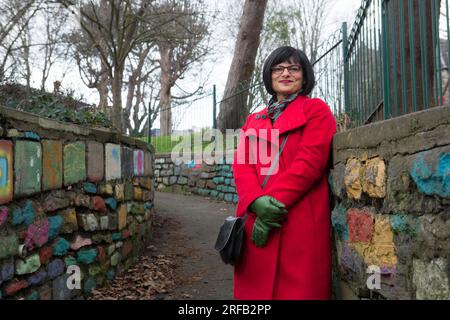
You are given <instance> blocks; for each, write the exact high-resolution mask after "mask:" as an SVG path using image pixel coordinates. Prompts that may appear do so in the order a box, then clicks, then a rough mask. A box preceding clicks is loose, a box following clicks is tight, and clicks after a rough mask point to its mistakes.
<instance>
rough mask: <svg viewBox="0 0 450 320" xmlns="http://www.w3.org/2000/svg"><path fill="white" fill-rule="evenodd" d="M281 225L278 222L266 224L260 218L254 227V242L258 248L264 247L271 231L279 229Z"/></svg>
mask: <svg viewBox="0 0 450 320" xmlns="http://www.w3.org/2000/svg"><path fill="white" fill-rule="evenodd" d="M279 227H281V225H280V224H279V223H276V222H264V221H263V220H261V219H260V218H256V220H255V224H254V225H253V231H252V241H253V243H254V244H255V246H257V247H264V246H265V245H266V243H267V239H268V238H269V233H270V230H272V229H273V228H279Z"/></svg>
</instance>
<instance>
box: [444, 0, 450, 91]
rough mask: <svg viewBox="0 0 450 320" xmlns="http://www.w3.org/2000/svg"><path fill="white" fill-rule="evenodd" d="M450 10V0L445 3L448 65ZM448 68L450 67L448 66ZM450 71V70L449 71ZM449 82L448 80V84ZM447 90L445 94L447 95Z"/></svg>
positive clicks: (449, 58) (449, 59) (449, 55)
mask: <svg viewBox="0 0 450 320" xmlns="http://www.w3.org/2000/svg"><path fill="white" fill-rule="evenodd" d="M449 18H450V15H449V9H448V0H446V1H445V21H446V22H447V61H448V62H447V64H450V63H449V62H450V21H449ZM447 68H449V66H448V65H447ZM449 71H450V70H449ZM447 72H448V71H447ZM448 81H449V80H447V83H448ZM447 90H448V88H447ZM447 90H446V91H445V92H444V94H446V92H447Z"/></svg>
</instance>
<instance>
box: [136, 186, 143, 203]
mask: <svg viewBox="0 0 450 320" xmlns="http://www.w3.org/2000/svg"><path fill="white" fill-rule="evenodd" d="M134 200H142V189H141V188H138V187H135V188H134Z"/></svg>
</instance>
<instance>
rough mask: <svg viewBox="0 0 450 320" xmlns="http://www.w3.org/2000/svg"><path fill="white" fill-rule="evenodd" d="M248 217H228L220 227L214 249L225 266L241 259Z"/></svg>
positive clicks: (278, 155) (246, 215) (246, 214)
mask: <svg viewBox="0 0 450 320" xmlns="http://www.w3.org/2000/svg"><path fill="white" fill-rule="evenodd" d="M288 136H289V135H287V136H286V137H285V138H284V140H283V143H282V144H281V147H280V151H279V152H278V154H277V157H276V158H275V161H274V162H273V163H272V165H271V167H270V169H269V172H268V174H267V175H266V177H265V179H264V182H263V184H262V188H264V186H265V185H266V183H267V180H269V177H270V175H271V174H272V171H273V169H274V168H275V165H276V164H277V162H278V159H279V157H280V154H281V152H282V151H283V148H284V145H285V144H286V141H287V138H288ZM247 217H248V213H247V212H246V213H245V215H244V216H243V217H235V216H228V217H226V218H225V222H224V223H223V224H222V226H221V227H220V230H219V235H218V236H217V240H216V245H215V246H214V248H215V249H216V250H217V251H219V254H220V257H221V258H222V261H223V262H224V263H225V264H230V265H232V266H234V265H235V264H236V263H237V262H238V261H239V258H240V257H241V253H242V244H243V243H244V240H245V229H244V225H245V221H246V220H247Z"/></svg>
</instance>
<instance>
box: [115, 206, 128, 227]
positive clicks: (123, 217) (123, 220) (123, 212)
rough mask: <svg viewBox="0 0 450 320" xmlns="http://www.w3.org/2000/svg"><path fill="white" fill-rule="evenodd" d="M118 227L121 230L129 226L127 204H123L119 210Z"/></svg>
mask: <svg viewBox="0 0 450 320" xmlns="http://www.w3.org/2000/svg"><path fill="white" fill-rule="evenodd" d="M117 215H118V228H119V230H122V229H124V228H125V227H126V226H127V205H126V204H121V205H120V206H119V210H118V213H117Z"/></svg>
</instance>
